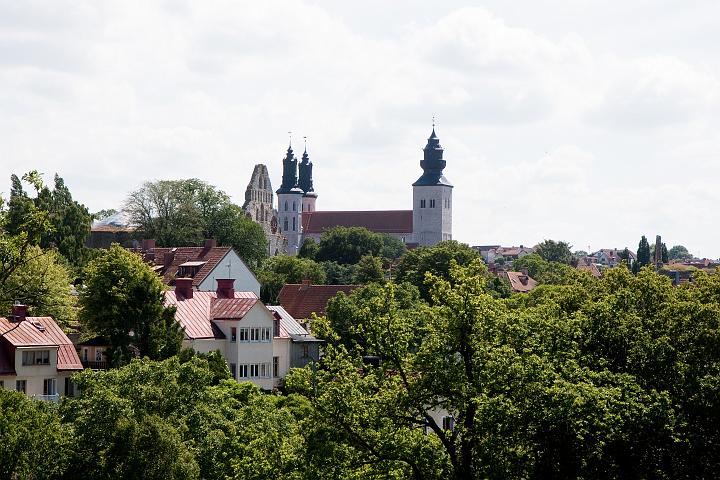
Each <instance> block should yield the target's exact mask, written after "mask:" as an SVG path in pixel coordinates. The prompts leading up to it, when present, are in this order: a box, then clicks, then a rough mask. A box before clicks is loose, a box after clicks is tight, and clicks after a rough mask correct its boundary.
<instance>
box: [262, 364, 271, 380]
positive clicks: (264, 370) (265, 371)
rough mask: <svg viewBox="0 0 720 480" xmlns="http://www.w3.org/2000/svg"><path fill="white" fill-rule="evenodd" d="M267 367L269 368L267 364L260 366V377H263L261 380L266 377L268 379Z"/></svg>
mask: <svg viewBox="0 0 720 480" xmlns="http://www.w3.org/2000/svg"><path fill="white" fill-rule="evenodd" d="M268 366H269V365H268V364H267V363H261V364H260V376H261V377H263V378H267V377H268V373H270V372H268V370H269V368H268Z"/></svg>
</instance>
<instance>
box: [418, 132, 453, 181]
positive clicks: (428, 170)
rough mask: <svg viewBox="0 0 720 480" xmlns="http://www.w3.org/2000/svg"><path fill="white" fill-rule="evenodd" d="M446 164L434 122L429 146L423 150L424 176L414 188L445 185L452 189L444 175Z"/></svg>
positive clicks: (428, 142) (421, 163) (422, 165)
mask: <svg viewBox="0 0 720 480" xmlns="http://www.w3.org/2000/svg"><path fill="white" fill-rule="evenodd" d="M446 163H447V162H446V161H445V160H443V148H442V146H441V145H440V139H439V138H438V136H437V134H436V133H435V124H434V122H433V130H432V133H431V134H430V138H428V141H427V145H425V148H423V159H422V160H421V161H420V166H421V167H422V169H423V174H422V176H421V177H420V178H419V179H418V180H417V182H415V183H413V186H431V185H445V186H448V187H452V185H451V184H450V182H449V181H448V180H447V178H445V176H444V175H443V169H444V168H445V165H446Z"/></svg>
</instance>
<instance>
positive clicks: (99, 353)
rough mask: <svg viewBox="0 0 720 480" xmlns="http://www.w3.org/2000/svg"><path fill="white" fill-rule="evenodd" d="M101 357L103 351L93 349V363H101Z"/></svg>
mask: <svg viewBox="0 0 720 480" xmlns="http://www.w3.org/2000/svg"><path fill="white" fill-rule="evenodd" d="M102 357H103V351H102V350H100V349H99V348H96V349H95V361H96V362H102Z"/></svg>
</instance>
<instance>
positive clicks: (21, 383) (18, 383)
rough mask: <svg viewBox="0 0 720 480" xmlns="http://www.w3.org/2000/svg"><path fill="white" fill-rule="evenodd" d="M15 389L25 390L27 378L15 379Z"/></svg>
mask: <svg viewBox="0 0 720 480" xmlns="http://www.w3.org/2000/svg"><path fill="white" fill-rule="evenodd" d="M15 391H16V392H22V393H26V392H27V380H15Z"/></svg>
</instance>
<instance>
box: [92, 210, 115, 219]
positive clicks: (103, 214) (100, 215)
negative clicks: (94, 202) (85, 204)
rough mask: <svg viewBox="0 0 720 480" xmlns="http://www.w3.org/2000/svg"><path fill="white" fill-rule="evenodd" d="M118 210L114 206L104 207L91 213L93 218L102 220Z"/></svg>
mask: <svg viewBox="0 0 720 480" xmlns="http://www.w3.org/2000/svg"><path fill="white" fill-rule="evenodd" d="M117 213H118V211H117V210H115V209H114V208H104V209H102V210H98V211H97V212H95V213H93V214H92V218H93V220H103V219H105V218H108V217H112V216H113V215H115V214H117Z"/></svg>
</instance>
